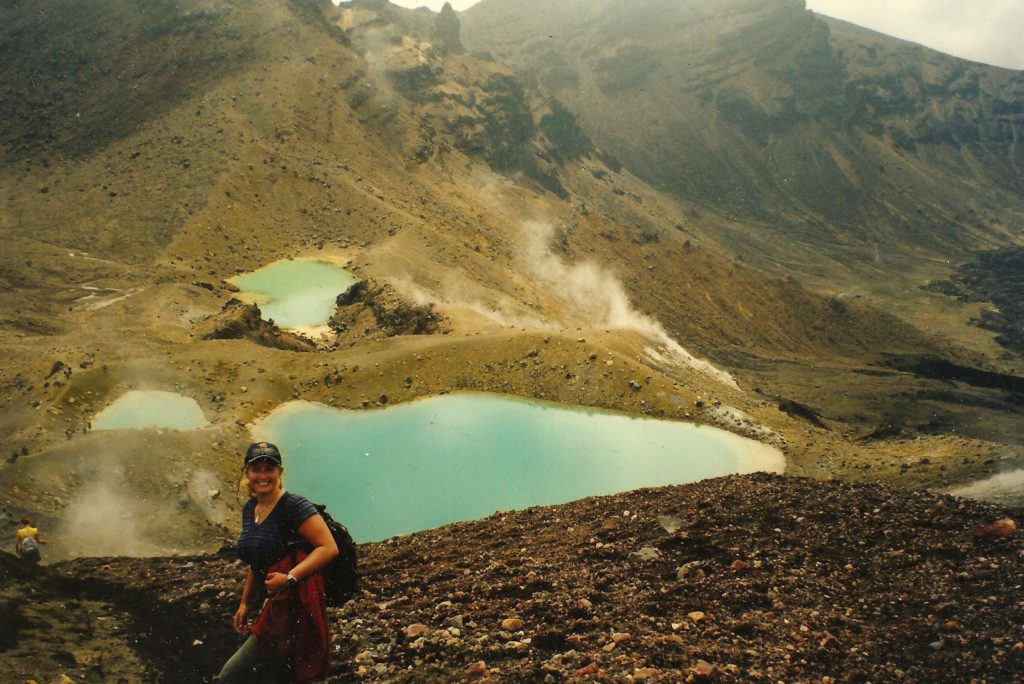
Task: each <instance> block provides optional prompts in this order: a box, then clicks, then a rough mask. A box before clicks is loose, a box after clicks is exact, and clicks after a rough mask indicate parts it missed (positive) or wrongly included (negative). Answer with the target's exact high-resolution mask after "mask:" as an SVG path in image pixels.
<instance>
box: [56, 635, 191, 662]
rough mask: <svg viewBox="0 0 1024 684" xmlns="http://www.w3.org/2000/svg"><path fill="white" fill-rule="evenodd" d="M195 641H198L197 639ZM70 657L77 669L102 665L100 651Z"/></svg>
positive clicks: (80, 652) (80, 653) (73, 653)
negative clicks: (72, 658)
mask: <svg viewBox="0 0 1024 684" xmlns="http://www.w3.org/2000/svg"><path fill="white" fill-rule="evenodd" d="M196 641H198V639H197V640H196ZM202 643H203V642H202V641H200V642H199V645H202ZM192 645H193V646H195V645H196V643H195V642H192ZM71 655H72V656H73V657H74V659H75V665H77V666H78V667H83V668H88V667H100V666H101V665H102V664H103V652H102V651H91V650H81V651H73V652H72V653H71Z"/></svg>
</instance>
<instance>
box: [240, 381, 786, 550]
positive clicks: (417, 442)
mask: <svg viewBox="0 0 1024 684" xmlns="http://www.w3.org/2000/svg"><path fill="white" fill-rule="evenodd" d="M254 432H255V436H256V438H257V439H265V440H269V441H273V442H275V443H276V444H277V445H278V446H279V447H280V448H281V451H282V453H283V455H284V466H285V483H286V486H287V488H288V489H289V490H290V491H293V492H296V493H299V494H302V495H303V496H306V497H307V498H309V499H310V500H312V501H315V502H318V503H324V504H327V506H328V510H329V511H330V512H331V514H332V515H333V516H334V517H335V518H336V519H338V520H340V521H342V522H343V523H344V524H345V525H346V526H348V528H349V530H350V531H351V532H352V535H353V537H355V539H356V540H357V541H360V542H364V541H375V540H380V539H385V538H387V537H390V536H393V535H396V534H403V533H410V532H415V531H418V530H424V529H429V528H433V527H438V526H440V525H444V524H447V523H451V522H456V521H459V520H471V519H476V518H482V517H486V516H488V515H490V514H492V513H494V512H495V511H496V510H503V509H505V510H507V509H517V508H527V507H529V506H535V505H547V504H556V503H564V502H567V501H572V500H574V499H580V498H583V497H587V496H594V495H601V494H613V493H616V492H622V491H627V490H630V489H637V488H640V487H655V486H662V485H669V484H682V483H687V482H696V481H697V480H702V479H705V478H709V477H718V476H721V475H728V474H733V473H749V472H755V471H759V470H767V471H771V472H782V470H783V469H784V467H785V459H784V457H783V455H782V453H781V452H780V451H778V450H777V449H774V448H773V447H770V446H768V445H765V444H761V443H760V442H756V441H753V440H750V439H746V438H743V437H739V436H737V435H734V434H732V433H730V432H726V431H724V430H719V429H716V428H711V427H707V426H697V425H693V424H690V423H683V422H676V421H667V420H655V419H649V418H639V417H634V416H629V415H625V414H620V413H613V412H606V411H593V410H583V409H578V408H575V407H567V406H562V405H557V404H548V403H540V402H532V401H526V400H521V399H515V398H510V397H505V396H500V395H488V394H473V393H459V394H449V395H444V396H438V397H430V398H427V399H421V400H418V401H414V402H411V403H407V404H399V405H395V406H391V407H388V408H384V409H374V410H369V411H349V410H341V409H334V408H331V407H329V406H324V405H322V404H315V403H310V402H301V401H296V402H289V403H288V404H285V405H283V406H281V407H279V408H278V409H277V410H275V411H274V412H272V413H271V414H270V415H269V416H268V417H267V418H266V419H264V420H263V421H262V422H260V423H259V424H258V426H257V427H256V429H255V430H254Z"/></svg>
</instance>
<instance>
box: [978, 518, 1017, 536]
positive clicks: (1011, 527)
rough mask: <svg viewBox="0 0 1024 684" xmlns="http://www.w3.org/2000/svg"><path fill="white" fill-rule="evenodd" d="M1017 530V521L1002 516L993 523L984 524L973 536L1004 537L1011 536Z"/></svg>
mask: <svg viewBox="0 0 1024 684" xmlns="http://www.w3.org/2000/svg"><path fill="white" fill-rule="evenodd" d="M1016 531H1017V523H1015V522H1014V521H1013V520H1012V519H1010V518H1002V519H1000V520H996V521H995V522H994V523H990V524H988V525H985V526H984V527H982V528H981V529H979V530H978V531H977V532H975V533H974V536H975V537H977V538H979V539H989V540H992V539H1005V538H1006V537H1011V536H1013V533H1014V532H1016Z"/></svg>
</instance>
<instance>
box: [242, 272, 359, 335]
mask: <svg viewBox="0 0 1024 684" xmlns="http://www.w3.org/2000/svg"><path fill="white" fill-rule="evenodd" d="M358 280H359V279H358V278H356V277H355V276H354V275H352V274H351V273H349V272H348V271H345V270H344V269H342V268H339V267H337V266H335V265H333V264H329V263H327V262H325V261H316V260H314V259H295V260H292V261H278V262H276V263H273V264H271V265H269V266H266V267H264V268H261V269H258V270H256V271H253V272H252V273H245V274H243V275H240V276H235V277H234V278H231V279H230V282H231V283H232V284H234V285H235V286H236V287H238V289H240V290H242V293H241V296H240V299H242V300H244V301H247V302H250V303H253V304H257V305H258V306H259V307H260V312H261V313H262V314H263V318H264V320H273V321H274V323H276V324H277V325H279V326H281V327H282V328H293V329H297V328H315V327H318V326H322V325H325V324H326V323H327V320H328V319H329V318H330V317H331V314H333V313H334V307H335V304H334V302H335V300H336V299H337V297H338V295H339V294H341V293H342V292H344V291H345V290H347V289H348V288H349V287H351V286H352V285H353V284H354V283H356V282H358Z"/></svg>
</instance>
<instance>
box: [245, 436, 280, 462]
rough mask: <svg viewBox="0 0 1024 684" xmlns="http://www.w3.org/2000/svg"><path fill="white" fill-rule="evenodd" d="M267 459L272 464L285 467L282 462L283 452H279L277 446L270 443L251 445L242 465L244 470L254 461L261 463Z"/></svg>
mask: <svg viewBox="0 0 1024 684" xmlns="http://www.w3.org/2000/svg"><path fill="white" fill-rule="evenodd" d="M261 459H266V460H268V461H270V462H272V463H276V464H277V465H279V466H281V467H282V468H283V467H284V463H282V462H281V452H280V451H279V450H278V448H277V445H275V444H271V443H270V442H255V443H253V444H250V445H249V449H248V450H247V451H246V452H245V461H244V462H243V464H242V467H243V468H248V467H249V464H250V463H252V462H253V461H259V460H261Z"/></svg>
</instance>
